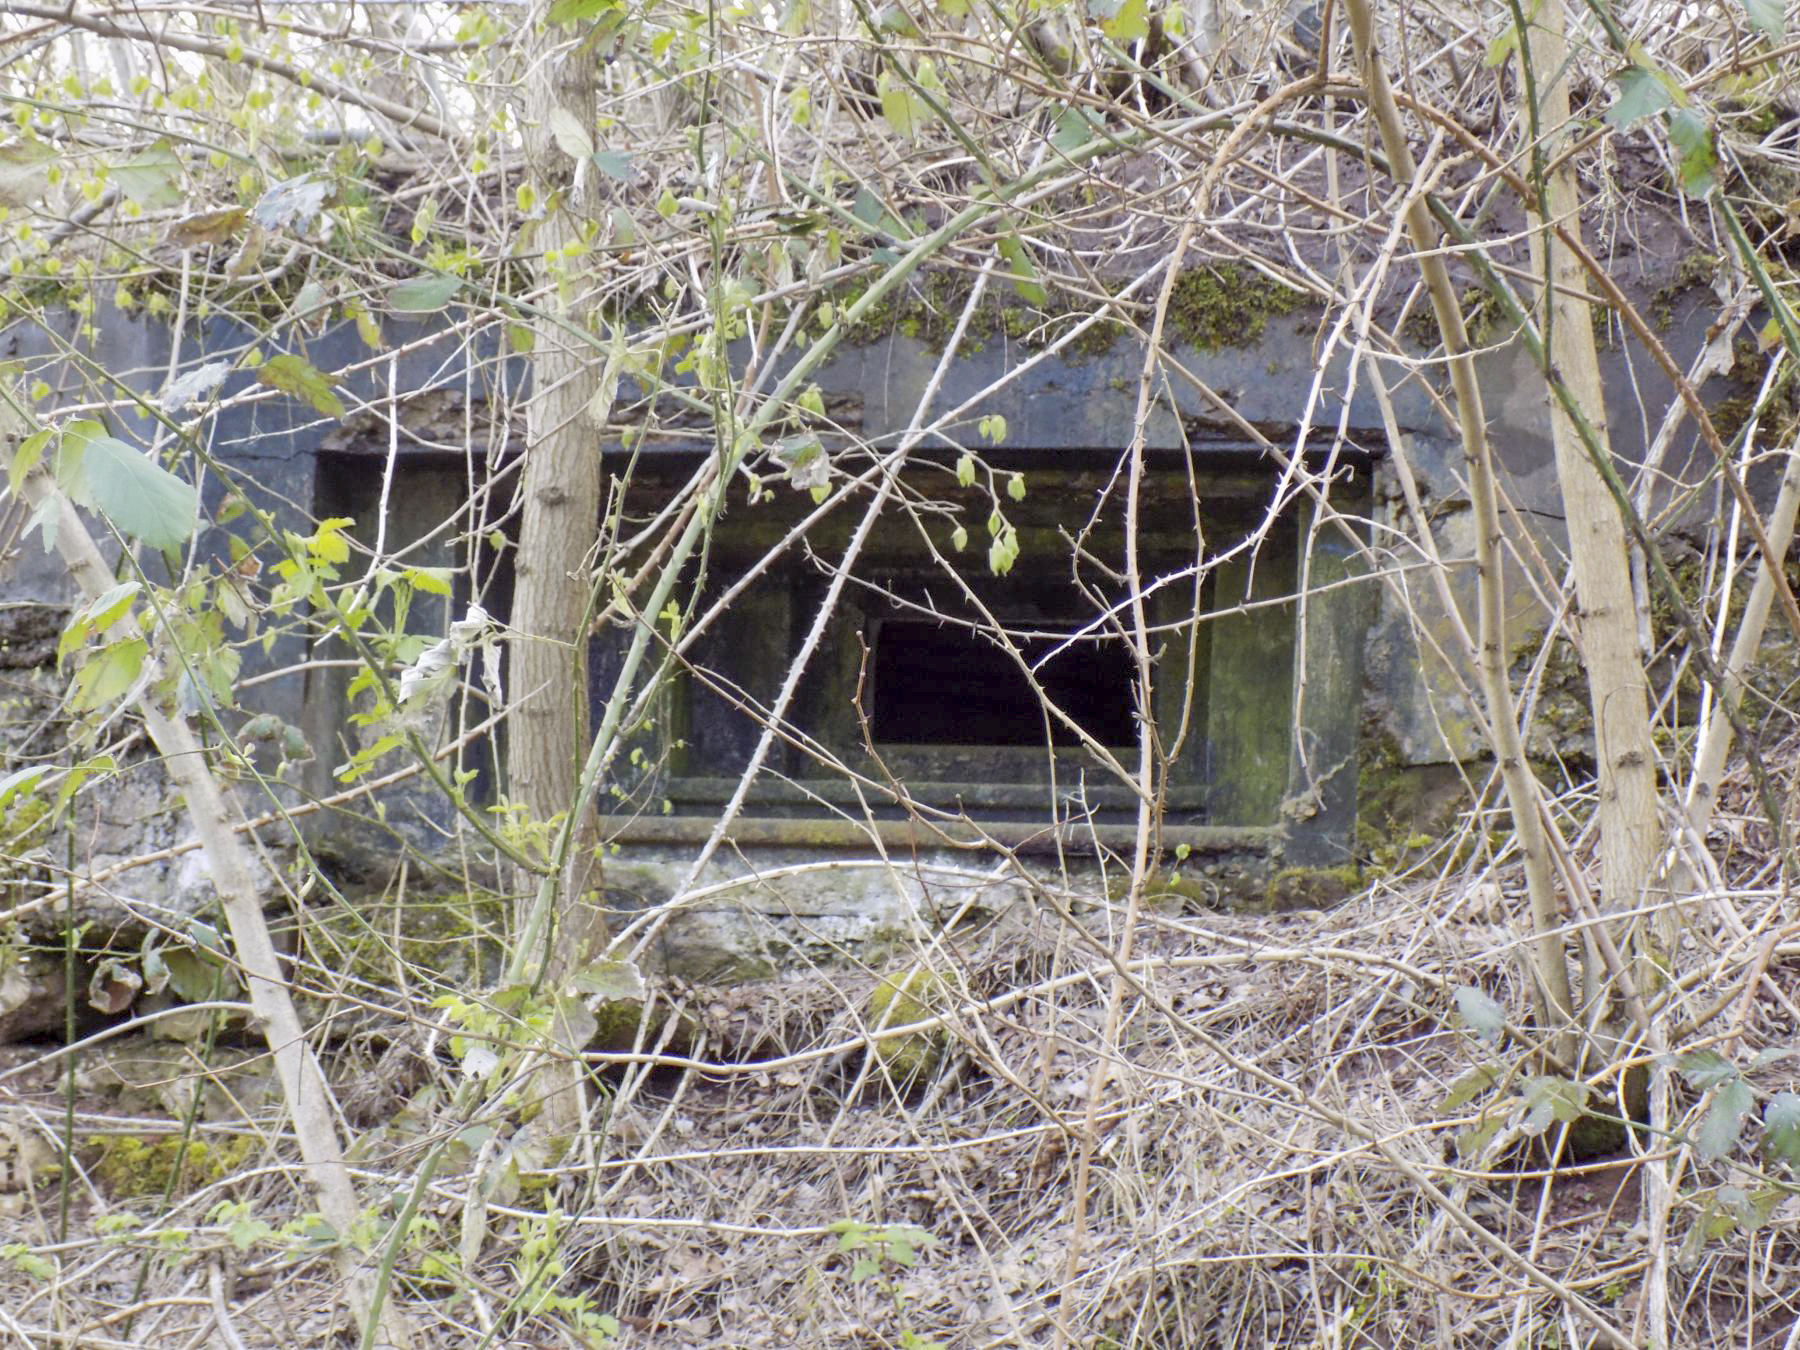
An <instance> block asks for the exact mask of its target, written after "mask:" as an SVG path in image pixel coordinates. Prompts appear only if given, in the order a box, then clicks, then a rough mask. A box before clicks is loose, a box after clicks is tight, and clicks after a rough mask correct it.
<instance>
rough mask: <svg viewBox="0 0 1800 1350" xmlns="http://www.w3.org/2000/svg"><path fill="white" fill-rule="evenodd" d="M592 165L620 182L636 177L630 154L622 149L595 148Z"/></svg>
mask: <svg viewBox="0 0 1800 1350" xmlns="http://www.w3.org/2000/svg"><path fill="white" fill-rule="evenodd" d="M594 167H595V168H596V169H598V170H600V172H601V173H603V174H605V175H606V176H607V177H608V178H611V179H614V180H616V181H618V182H620V183H629V182H630V181H631V180H632V179H633V178H634V177H636V174H635V173H634V171H633V170H632V167H631V156H630V155H628V154H626V153H625V152H624V151H623V150H596V151H595V152H594ZM625 218H626V220H628V221H629V220H630V219H631V217H630V216H626V217H625ZM615 233H616V231H615Z"/></svg>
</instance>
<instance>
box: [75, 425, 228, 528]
mask: <svg viewBox="0 0 1800 1350" xmlns="http://www.w3.org/2000/svg"><path fill="white" fill-rule="evenodd" d="M56 477H57V481H58V482H60V483H61V484H62V486H63V489H64V490H65V491H66V492H68V494H69V495H70V496H71V497H72V498H74V499H75V501H76V502H78V503H79V504H81V505H83V506H90V507H92V508H93V509H94V510H96V511H98V512H100V514H101V515H103V516H105V517H106V518H107V519H108V520H110V521H111V522H112V523H113V525H114V526H116V527H117V528H118V529H119V530H120V531H121V532H123V533H124V534H127V535H130V536H131V537H132V538H133V539H137V540H141V541H142V542H144V543H146V544H148V545H150V547H151V548H154V549H159V550H161V551H163V552H171V551H173V550H175V549H179V548H180V547H181V546H182V545H183V544H185V543H186V542H187V541H188V540H189V539H190V538H191V537H192V536H193V533H194V529H195V527H196V526H197V524H198V523H199V519H200V500H199V496H198V494H197V493H195V491H194V489H193V488H192V487H191V486H189V485H188V484H186V483H184V482H182V481H181V480H180V479H179V478H177V477H176V476H175V475H174V474H172V473H170V472H169V471H168V470H167V469H165V468H163V467H162V465H160V464H157V463H156V462H155V461H153V460H151V459H149V458H148V457H146V456H144V455H142V454H139V453H138V452H137V451H136V450H134V449H132V447H131V446H129V445H127V444H125V442H124V441H121V440H119V439H117V438H116V437H113V436H108V435H107V434H106V432H105V431H104V430H103V429H102V427H101V426H100V424H99V423H98V422H91V421H83V422H73V423H70V424H69V425H68V426H67V427H65V428H63V440H62V447H61V453H59V454H58V456H57V467H56Z"/></svg>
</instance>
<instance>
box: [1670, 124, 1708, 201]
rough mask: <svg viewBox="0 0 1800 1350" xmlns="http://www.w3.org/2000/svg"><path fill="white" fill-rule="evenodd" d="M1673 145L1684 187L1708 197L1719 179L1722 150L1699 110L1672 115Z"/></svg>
mask: <svg viewBox="0 0 1800 1350" xmlns="http://www.w3.org/2000/svg"><path fill="white" fill-rule="evenodd" d="M1669 144H1671V145H1672V146H1674V147H1675V173H1676V176H1677V177H1678V178H1679V179H1680V180H1681V190H1682V191H1683V192H1685V193H1686V194H1687V195H1688V196H1690V197H1704V196H1705V195H1706V194H1707V193H1709V192H1711V191H1712V190H1713V186H1714V184H1716V183H1717V182H1718V175H1717V172H1716V170H1717V169H1718V167H1719V152H1718V150H1717V149H1715V148H1714V146H1713V134H1712V128H1711V127H1710V126H1708V125H1707V123H1706V120H1705V119H1704V118H1702V117H1700V116H1699V115H1698V114H1697V113H1694V112H1692V111H1690V110H1689V109H1686V108H1683V109H1682V110H1681V111H1680V112H1678V113H1675V114H1674V115H1673V116H1671V117H1670V118H1669Z"/></svg>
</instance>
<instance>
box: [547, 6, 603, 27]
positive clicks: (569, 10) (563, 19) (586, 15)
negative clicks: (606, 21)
mask: <svg viewBox="0 0 1800 1350" xmlns="http://www.w3.org/2000/svg"><path fill="white" fill-rule="evenodd" d="M617 4H618V0H555V2H554V3H553V4H552V5H551V6H550V12H549V14H548V15H547V16H546V17H547V18H548V19H549V20H550V22H551V23H560V24H578V23H586V22H587V21H588V20H589V19H597V18H599V17H600V16H601V15H602V14H604V13H606V12H607V11H608V10H609V9H613V8H616V7H617Z"/></svg>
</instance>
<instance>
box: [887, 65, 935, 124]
mask: <svg viewBox="0 0 1800 1350" xmlns="http://www.w3.org/2000/svg"><path fill="white" fill-rule="evenodd" d="M876 88H877V90H878V91H879V92H880V94H881V115H882V116H883V117H885V118H887V124H888V125H889V126H890V127H892V128H893V129H894V134H895V135H896V136H904V137H906V138H907V139H908V140H912V139H913V138H914V137H916V136H917V135H918V134H919V132H920V130H921V129H922V128H923V126H924V123H925V119H926V117H927V116H928V115H929V114H930V111H931V110H930V108H929V107H928V106H927V105H926V103H925V100H924V99H922V98H920V97H919V96H918V95H917V94H916V93H914V92H913V89H912V87H911V86H910V85H908V84H907V83H906V82H905V81H904V80H900V79H896V78H895V77H894V76H892V75H890V74H888V73H887V72H886V71H883V72H882V74H881V78H880V79H879V80H878V81H877V82H876Z"/></svg>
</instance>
